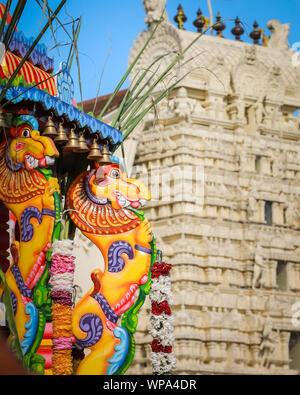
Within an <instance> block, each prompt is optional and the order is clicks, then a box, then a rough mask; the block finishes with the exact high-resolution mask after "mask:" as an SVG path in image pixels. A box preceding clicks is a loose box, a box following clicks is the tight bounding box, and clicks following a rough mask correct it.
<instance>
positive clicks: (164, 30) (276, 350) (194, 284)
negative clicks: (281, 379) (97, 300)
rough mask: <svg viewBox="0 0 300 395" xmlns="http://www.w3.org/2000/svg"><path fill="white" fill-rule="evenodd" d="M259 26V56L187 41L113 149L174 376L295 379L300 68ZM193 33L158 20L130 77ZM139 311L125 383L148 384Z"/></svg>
mask: <svg viewBox="0 0 300 395" xmlns="http://www.w3.org/2000/svg"><path fill="white" fill-rule="evenodd" d="M144 3H146V5H145V8H146V11H147V18H146V22H147V24H148V29H149V30H150V31H151V29H152V28H153V24H154V22H155V20H157V17H155V15H154V14H153V10H152V11H151V5H153V7H154V4H152V3H154V1H152V0H148V1H145V2H144ZM160 3H161V6H162V7H164V5H165V2H164V1H163V2H159V4H160ZM153 7H152V8H153ZM154 8H155V7H154ZM151 12H152V13H151ZM160 15H161V13H160ZM269 26H272V36H271V40H270V45H269V47H262V46H259V45H252V44H248V43H244V42H238V41H233V40H227V39H224V38H220V37H215V36H210V35H205V36H203V37H201V38H200V39H199V40H198V41H197V42H196V43H195V44H194V46H193V47H192V49H191V50H190V51H188V52H187V53H186V54H185V56H184V59H183V61H182V62H181V67H180V68H177V69H176V70H175V71H174V73H173V75H172V76H170V78H171V77H173V76H174V75H175V76H177V78H178V77H179V78H180V76H184V75H185V73H187V72H189V74H188V76H187V77H185V78H184V79H183V80H182V81H181V83H180V85H179V86H178V87H177V88H176V89H175V90H174V91H173V92H172V93H171V94H170V95H169V97H168V98H167V99H166V100H164V101H163V102H162V103H161V104H160V105H159V106H158V107H157V111H156V113H152V114H149V115H148V116H147V118H146V119H145V121H144V123H143V125H142V126H141V127H140V128H139V130H137V131H136V133H135V134H134V135H133V136H132V138H131V139H130V140H129V141H128V142H127V143H126V144H127V145H126V149H127V152H128V153H129V154H130V155H131V157H132V151H133V149H134V148H133V147H136V151H135V160H134V165H135V166H134V168H133V170H132V172H133V173H135V174H133V175H134V176H137V177H139V178H140V179H142V180H143V181H144V182H145V183H146V184H148V186H149V188H150V190H151V193H152V201H151V203H150V204H149V205H148V206H147V208H146V216H147V217H148V218H149V220H150V222H151V224H152V228H153V232H154V234H155V235H156V238H157V243H158V248H160V249H162V250H163V252H164V260H165V261H167V262H168V263H171V264H172V265H173V269H172V271H171V277H172V291H173V299H174V305H173V314H174V317H175V338H176V341H175V347H174V349H175V353H176V357H177V369H176V371H175V372H174V373H177V374H202V373H213V374H232V373H234V374H296V373H299V372H300V358H299V355H300V322H299V321H298V317H299V316H300V314H298V313H297V312H298V311H299V310H300V303H299V302H300V194H299V192H300V128H299V121H300V120H299V117H297V116H296V115H295V114H296V111H297V110H298V109H299V108H300V70H299V67H296V66H294V65H293V53H292V52H291V51H290V50H288V49H287V36H288V30H287V29H286V25H280V23H277V22H276V21H271V23H270V24H269ZM196 35H197V33H193V32H188V31H185V30H179V29H177V28H175V27H174V26H173V25H171V24H170V22H169V20H168V17H167V16H166V14H165V20H164V22H163V23H162V24H161V25H160V27H159V28H158V31H157V34H156V36H155V38H154V39H153V40H152V42H151V43H150V46H149V48H148V50H146V52H145V54H144V55H143V56H142V58H141V59H140V61H139V63H138V65H137V67H136V68H135V70H136V71H138V70H139V68H140V69H142V68H146V67H147V66H148V65H149V64H150V63H151V62H152V61H153V59H155V58H156V57H158V56H160V55H162V54H163V53H166V52H167V51H170V50H173V51H177V52H179V51H182V50H183V49H184V48H185V47H186V46H187V45H188V43H190V42H191V40H193V39H194V38H195V37H196ZM148 36H149V31H143V32H142V33H141V34H140V35H139V36H138V37H137V39H136V41H135V42H134V44H133V47H132V50H131V55H130V61H132V59H133V58H134V56H135V55H136V54H137V53H138V52H139V50H140V49H141V48H142V46H143V45H144V43H145V41H146V40H147V38H148ZM170 56H171V55H170ZM192 56H193V60H191V61H190V62H189V63H186V64H184V62H185V61H186V60H188V59H189V58H191V57H192ZM165 61H166V62H167V60H165ZM165 83H166V84H167V83H168V80H166V81H165ZM297 303H298V304H297ZM149 308H150V304H149V301H148V304H147V303H146V305H145V306H144V308H143V311H142V313H141V315H140V319H139V326H138V332H137V334H136V342H137V347H136V358H135V361H134V363H133V365H132V367H131V369H130V371H129V372H128V373H133V374H150V373H151V364H150V351H151V350H150V344H151V337H150V335H149V333H148V329H149V318H148V317H149Z"/></svg>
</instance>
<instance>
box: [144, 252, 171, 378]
mask: <svg viewBox="0 0 300 395" xmlns="http://www.w3.org/2000/svg"><path fill="white" fill-rule="evenodd" d="M161 257H162V254H161V251H158V262H155V263H154V264H153V266H152V268H151V291H150V295H149V296H150V300H151V304H152V305H151V314H150V327H151V328H150V334H151V336H152V338H153V340H152V345H151V348H152V352H151V363H152V371H153V374H168V373H171V371H172V370H173V369H175V367H176V358H175V356H174V353H173V344H174V340H175V338H174V335H173V333H174V327H173V321H174V319H173V317H172V311H171V307H170V306H171V305H172V304H173V301H172V296H171V295H172V293H171V279H170V276H169V272H170V270H171V268H172V265H169V264H167V263H165V262H161Z"/></svg>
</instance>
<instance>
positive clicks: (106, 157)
mask: <svg viewBox="0 0 300 395" xmlns="http://www.w3.org/2000/svg"><path fill="white" fill-rule="evenodd" d="M110 155H111V153H110V152H109V151H108V149H107V148H106V145H105V146H104V147H103V149H102V155H101V158H100V159H98V160H97V163H98V164H99V165H109V164H110V163H111V159H110Z"/></svg>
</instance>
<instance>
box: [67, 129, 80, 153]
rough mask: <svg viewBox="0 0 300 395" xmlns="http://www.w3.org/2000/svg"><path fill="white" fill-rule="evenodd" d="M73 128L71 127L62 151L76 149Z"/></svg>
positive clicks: (76, 144) (76, 140) (77, 145)
mask: <svg viewBox="0 0 300 395" xmlns="http://www.w3.org/2000/svg"><path fill="white" fill-rule="evenodd" d="M74 130H75V129H71V131H70V136H69V141H68V144H67V145H65V147H64V152H71V151H76V150H77V149H78V148H79V144H78V139H77V137H76V134H75V132H74Z"/></svg>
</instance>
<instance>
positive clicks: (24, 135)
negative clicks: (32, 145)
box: [21, 129, 30, 138]
mask: <svg viewBox="0 0 300 395" xmlns="http://www.w3.org/2000/svg"><path fill="white" fill-rule="evenodd" d="M21 137H25V138H26V137H30V130H29V129H24V130H23V132H22V136H21Z"/></svg>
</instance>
